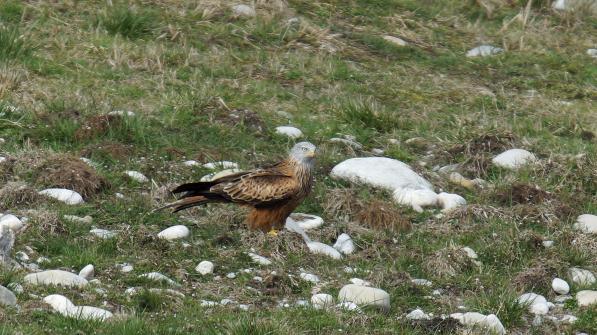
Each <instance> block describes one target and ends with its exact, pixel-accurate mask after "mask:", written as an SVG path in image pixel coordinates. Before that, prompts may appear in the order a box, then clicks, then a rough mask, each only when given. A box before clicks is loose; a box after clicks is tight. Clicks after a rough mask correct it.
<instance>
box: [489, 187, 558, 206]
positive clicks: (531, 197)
mask: <svg viewBox="0 0 597 335" xmlns="http://www.w3.org/2000/svg"><path fill="white" fill-rule="evenodd" d="M553 198H554V196H553V195H552V194H550V193H548V192H546V191H544V190H542V189H540V188H539V186H537V185H529V184H523V183H515V184H513V185H511V186H510V185H508V186H505V187H504V188H503V189H501V190H496V192H495V193H494V199H495V200H496V201H497V202H498V203H499V204H500V205H502V206H512V205H521V204H522V205H527V204H533V205H538V204H541V203H543V202H545V201H548V200H551V199H553Z"/></svg>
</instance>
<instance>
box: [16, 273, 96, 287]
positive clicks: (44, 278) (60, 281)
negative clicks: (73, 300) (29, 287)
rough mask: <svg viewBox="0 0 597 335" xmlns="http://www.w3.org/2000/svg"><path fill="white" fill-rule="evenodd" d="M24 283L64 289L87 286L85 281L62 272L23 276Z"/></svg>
mask: <svg viewBox="0 0 597 335" xmlns="http://www.w3.org/2000/svg"><path fill="white" fill-rule="evenodd" d="M24 281H25V283H28V284H33V285H60V286H66V287H83V286H85V285H87V284H88V281H87V279H85V278H83V277H81V276H78V275H76V274H74V273H70V272H66V271H62V270H47V271H42V272H38V273H31V274H28V275H26V276H25V278H24Z"/></svg>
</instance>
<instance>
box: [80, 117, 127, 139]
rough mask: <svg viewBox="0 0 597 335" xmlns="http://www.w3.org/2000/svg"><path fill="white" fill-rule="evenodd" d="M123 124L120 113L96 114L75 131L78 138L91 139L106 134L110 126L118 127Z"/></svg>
mask: <svg viewBox="0 0 597 335" xmlns="http://www.w3.org/2000/svg"><path fill="white" fill-rule="evenodd" d="M121 124H122V117H121V116H120V115H94V116H92V117H90V118H88V119H87V120H85V122H84V123H83V124H81V126H80V127H79V129H77V131H76V132H75V138H76V139H77V140H89V139H92V138H95V137H98V136H102V135H105V134H106V133H107V132H108V131H109V130H110V128H113V127H118V126H120V125H121Z"/></svg>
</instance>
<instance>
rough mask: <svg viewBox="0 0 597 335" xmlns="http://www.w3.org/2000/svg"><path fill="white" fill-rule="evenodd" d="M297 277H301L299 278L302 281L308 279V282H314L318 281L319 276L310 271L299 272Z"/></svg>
mask: <svg viewBox="0 0 597 335" xmlns="http://www.w3.org/2000/svg"><path fill="white" fill-rule="evenodd" d="M299 277H301V279H302V280H304V281H308V282H311V283H314V284H317V283H319V277H317V276H316V275H314V274H311V273H305V272H301V273H300V275H299Z"/></svg>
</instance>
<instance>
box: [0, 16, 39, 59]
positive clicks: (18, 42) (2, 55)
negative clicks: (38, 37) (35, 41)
mask: <svg viewBox="0 0 597 335" xmlns="http://www.w3.org/2000/svg"><path fill="white" fill-rule="evenodd" d="M32 50H33V47H32V46H31V45H30V44H29V43H28V41H27V39H25V37H24V36H23V35H22V34H21V32H20V29H19V28H18V27H17V26H13V25H8V26H2V25H0V63H8V62H12V61H19V60H23V59H24V58H25V57H27V56H29V55H30V54H31V52H32Z"/></svg>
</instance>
